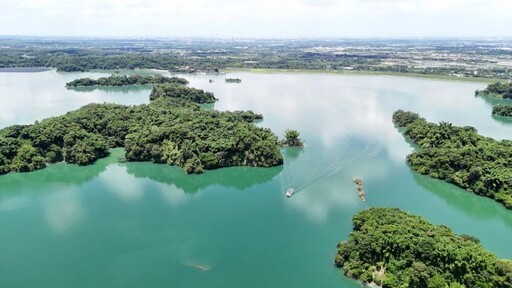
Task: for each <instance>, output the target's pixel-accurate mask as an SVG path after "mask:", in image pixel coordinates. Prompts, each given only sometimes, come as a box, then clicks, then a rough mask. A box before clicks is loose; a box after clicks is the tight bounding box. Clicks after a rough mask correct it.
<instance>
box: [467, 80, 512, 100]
mask: <svg viewBox="0 0 512 288" xmlns="http://www.w3.org/2000/svg"><path fill="white" fill-rule="evenodd" d="M475 95H484V96H493V97H498V98H503V99H512V83H511V82H508V83H504V82H494V83H491V84H489V85H488V86H487V88H485V89H484V90H476V91H475Z"/></svg>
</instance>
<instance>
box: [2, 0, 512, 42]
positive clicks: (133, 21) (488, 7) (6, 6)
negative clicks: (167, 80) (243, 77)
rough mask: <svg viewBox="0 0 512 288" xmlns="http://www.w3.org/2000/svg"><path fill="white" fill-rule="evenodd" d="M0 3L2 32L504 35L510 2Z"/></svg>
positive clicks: (116, 0)
mask: <svg viewBox="0 0 512 288" xmlns="http://www.w3.org/2000/svg"><path fill="white" fill-rule="evenodd" d="M0 7H2V9H1V10H0V34H8V35H12V34H24V35H33V34H35V35H61V36H63V35H68V36H69V35H71V36H73V35H76V36H222V37H232V36H241V37H311V36H329V37H351V36H356V37H357V36H362V37H371V36H429V35H430V36H486V35H485V34H488V35H489V36H494V35H500V36H507V35H510V32H509V31H508V29H507V28H506V27H507V23H508V19H507V18H509V17H510V16H511V15H512V12H511V11H512V1H508V0H385V1H384V0H281V1H274V0H259V1H256V0H245V1H243V0H241V1H235V0H189V1H177V0H170V1H164V0H146V1H141V0H123V1H121V0H89V1H81V0H68V1H60V0H45V1H39V0H0ZM20 19H22V21H20ZM475 19H476V20H477V21H475ZM475 22H478V23H475ZM12 23H16V25H12ZM443 28H447V29H443ZM491 34H492V35H491Z"/></svg>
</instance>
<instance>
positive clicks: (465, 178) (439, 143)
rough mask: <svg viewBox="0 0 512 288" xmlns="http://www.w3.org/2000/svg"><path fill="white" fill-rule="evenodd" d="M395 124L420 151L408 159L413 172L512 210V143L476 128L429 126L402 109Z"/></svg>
mask: <svg viewBox="0 0 512 288" xmlns="http://www.w3.org/2000/svg"><path fill="white" fill-rule="evenodd" d="M393 123H394V124H395V125H396V126H398V127H401V128H404V131H403V134H404V135H405V136H406V137H408V138H410V139H411V140H412V141H413V142H414V143H415V144H416V145H418V146H419V148H420V149H419V151H416V152H414V153H412V154H410V155H408V156H407V162H408V163H409V165H410V166H411V168H412V169H413V170H414V171H416V172H418V173H421V174H424V175H429V176H431V177H433V178H437V179H441V180H444V181H446V182H449V183H452V184H455V185H457V186H459V187H461V188H463V189H466V190H468V191H471V192H473V193H475V194H477V195H481V196H485V197H488V198H491V199H494V200H496V201H498V202H500V203H503V205H505V207H506V208H508V209H512V141H510V140H502V141H496V140H494V139H492V138H488V137H483V136H481V135H479V134H478V133H477V130H476V129H475V128H473V127H457V126H453V125H452V124H450V123H447V122H441V123H439V124H434V123H429V122H427V121H426V120H425V119H423V118H421V117H419V115H418V114H416V113H412V112H406V111H403V110H398V111H396V112H395V113H394V114H393Z"/></svg>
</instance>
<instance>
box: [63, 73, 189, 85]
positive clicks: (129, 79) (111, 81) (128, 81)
mask: <svg viewBox="0 0 512 288" xmlns="http://www.w3.org/2000/svg"><path fill="white" fill-rule="evenodd" d="M165 83H174V84H180V85H186V84H188V81H187V80H186V79H184V78H179V77H165V76H162V75H146V76H144V75H131V76H126V75H112V76H109V77H101V78H99V79H97V80H94V79H91V78H80V79H76V80H73V81H71V82H69V83H66V87H89V86H128V85H156V84H165Z"/></svg>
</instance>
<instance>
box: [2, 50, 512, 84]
mask: <svg viewBox="0 0 512 288" xmlns="http://www.w3.org/2000/svg"><path fill="white" fill-rule="evenodd" d="M202 48H205V47H202ZM198 49H199V47H198ZM213 50H217V49H213ZM182 52H183V51H182ZM25 54H29V55H30V56H29V57H27V55H25ZM388 57H389V56H386V55H352V54H335V55H333V54H324V53H311V52H304V51H300V50H297V49H296V48H292V47H289V48H283V49H278V50H277V51H275V50H273V49H271V48H269V47H266V48H263V50H262V49H257V51H254V53H248V52H247V51H240V50H238V49H231V50H230V51H226V52H214V51H209V52H204V53H201V52H198V51H191V50H189V51H186V52H183V53H181V54H180V53H169V52H165V53H155V52H154V51H153V52H152V51H137V52H135V51H130V52H127V51H123V52H121V51H115V52H113V51H112V50H107V51H105V50H102V49H99V50H90V49H64V50H29V51H25V50H21V49H20V50H13V51H9V52H7V53H4V54H1V55H0V67H51V68H56V69H57V70H58V71H63V72H82V71H89V70H93V69H165V70H170V71H175V72H186V73H192V72H214V73H215V72H219V69H223V68H261V69H289V70H300V69H305V70H319V71H323V70H329V71H347V70H354V71H363V72H364V71H366V72H391V73H415V74H425V75H445V76H455V75H456V76H459V77H468V78H473V77H483V78H501V79H508V78H510V76H512V74H511V72H510V71H509V70H507V69H506V68H499V67H495V68H485V69H484V68H481V69H480V70H479V73H478V74H475V73H474V70H473V69H466V68H464V67H426V68H425V67H414V66H408V65H382V63H383V61H385V60H386V59H387V58H388Z"/></svg>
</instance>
